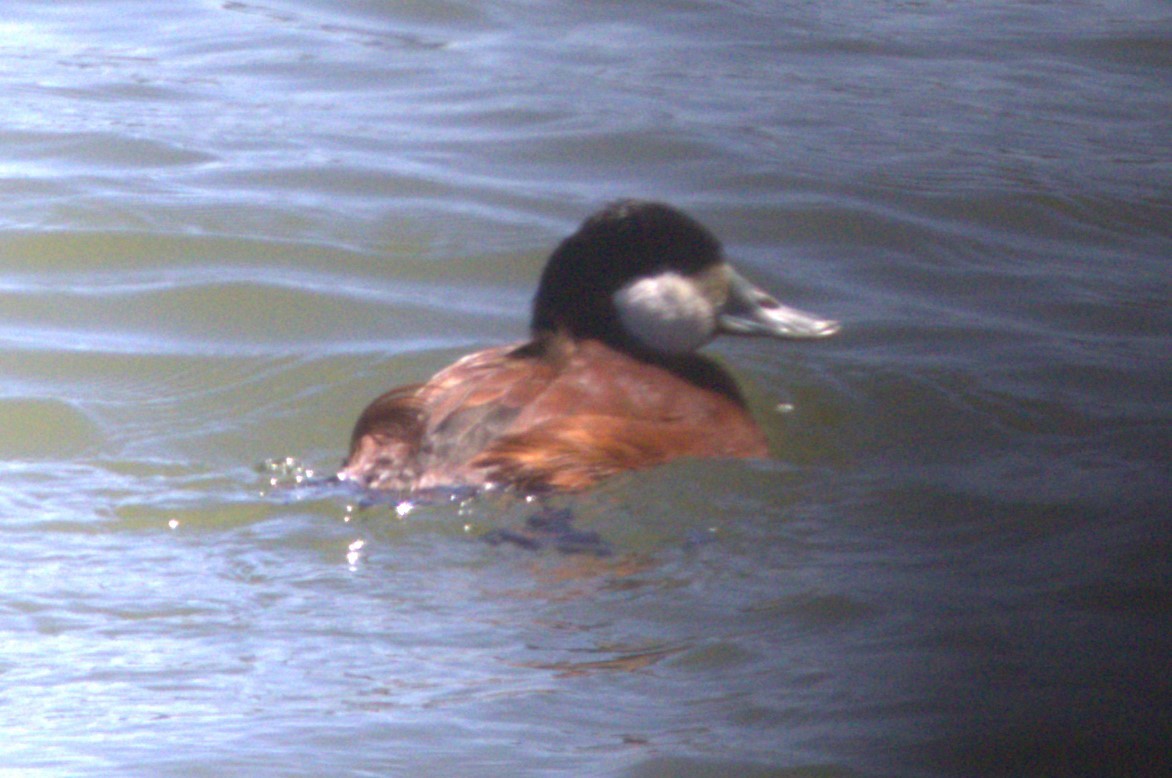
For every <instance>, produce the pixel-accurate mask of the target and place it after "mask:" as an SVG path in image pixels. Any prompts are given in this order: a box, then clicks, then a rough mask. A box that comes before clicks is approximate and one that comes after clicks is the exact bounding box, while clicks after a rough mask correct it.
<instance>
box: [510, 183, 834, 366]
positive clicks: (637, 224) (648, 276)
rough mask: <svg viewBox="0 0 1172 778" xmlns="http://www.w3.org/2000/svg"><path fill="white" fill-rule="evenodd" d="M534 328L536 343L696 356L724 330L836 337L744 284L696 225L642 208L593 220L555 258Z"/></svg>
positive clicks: (620, 207)
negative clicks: (552, 340) (546, 340)
mask: <svg viewBox="0 0 1172 778" xmlns="http://www.w3.org/2000/svg"><path fill="white" fill-rule="evenodd" d="M531 326H532V329H533V332H534V334H536V335H540V334H542V333H552V332H559V331H560V332H565V333H567V334H569V335H570V336H572V337H574V338H580V339H584V338H594V339H598V340H601V341H603V342H606V343H608V344H611V345H613V346H616V347H619V348H623V349H626V350H636V351H647V352H651V353H654V354H660V355H665V356H671V355H679V354H685V353H688V352H691V351H693V350H695V349H697V348H699V347H700V346H702V345H704V344H705V343H707V342H708V341H709V340H711V339H712V338H714V337H715V336H716V335H718V334H719V333H722V332H724V333H732V334H737V335H769V336H773V337H777V338H822V337H826V336H827V335H832V334H834V333H835V332H837V331H838V329H839V325H838V323H837V322H834V321H829V320H826V319H821V318H818V317H816V316H813V315H811V314H808V313H804V312H802V311H799V310H796V309H794V308H790V307H788V306H785V305H782V304H781V303H780V302H778V301H777V300H776V299H775V298H773V297H772V296H770V295H769V294H767V293H766V292H764V291H762V290H761V289H759V288H758V287H756V286H755V285H753V284H752V283H750V282H749V281H748V280H746V279H745V278H744V277H743V276H741V275H740V274H739V273H737V272H736V271H735V270H734V269H733V268H732V266H731V265H729V263H728V261H727V260H726V259H725V257H724V251H723V250H722V248H721V246H720V241H718V240H717V239H716V237H715V236H714V235H713V234H712V233H711V232H709V231H708V229H706V228H705V227H704V226H703V225H701V224H700V223H699V222H697V221H696V220H695V219H692V218H691V217H690V216H688V215H687V214H685V213H683V212H681V211H679V210H677V209H676V208H673V207H671V206H669V205H665V204H663V203H655V202H645V201H637V200H625V201H622V202H617V203H613V204H611V205H609V206H607V207H606V208H604V209H603V210H601V211H599V212H598V213H596V214H594V215H593V216H590V217H589V218H588V219H586V221H585V222H583V223H582V226H581V227H579V228H578V231H577V232H575V233H574V234H573V235H571V236H570V237H568V238H566V239H565V240H564V241H562V243H561V245H559V246H558V247H557V249H555V250H554V252H553V254H552V255H551V256H550V258H549V261H548V262H547V264H546V266H545V270H544V271H543V272H542V275H541V282H540V284H539V285H538V289H537V295H536V298H535V299H534V302H533V320H532V324H531Z"/></svg>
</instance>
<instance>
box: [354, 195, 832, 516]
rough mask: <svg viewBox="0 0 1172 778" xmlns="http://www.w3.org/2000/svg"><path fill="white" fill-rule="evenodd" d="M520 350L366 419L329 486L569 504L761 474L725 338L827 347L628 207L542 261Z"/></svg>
mask: <svg viewBox="0 0 1172 778" xmlns="http://www.w3.org/2000/svg"><path fill="white" fill-rule="evenodd" d="M529 329H530V337H529V339H528V340H525V341H523V342H518V343H512V344H509V345H502V346H496V347H491V348H487V349H485V350H483V351H478V352H476V353H473V354H470V355H468V356H465V357H463V358H461V359H459V360H458V361H456V362H455V363H453V364H452V365H450V366H449V367H446V368H444V369H443V370H441V371H440V372H439V373H437V374H436V375H435V376H434V377H432V378H431V379H430V380H428V381H426V382H425V383H422V384H413V385H409V386H401V387H398V388H395V389H391V390H390V391H388V392H386V393H385V394H383V395H381V396H379V397H377V398H376V399H375V400H374V401H373V402H371V403H370V404H369V405H368V406H367V407H366V409H365V410H363V411H362V413H361V414H360V415H359V417H358V420H357V422H356V423H355V425H354V428H353V432H352V434H351V437H350V449H349V454H348V455H347V457H346V459H345V461H344V462H343V464H342V468H341V469H340V470H339V471H338V474H337V478H338V479H339V480H341V481H345V482H350V483H354V484H357V485H359V486H361V487H364V488H366V489H371V490H393V491H396V492H400V493H403V492H407V493H413V492H420V491H428V492H430V491H435V490H442V489H467V488H471V489H492V488H511V489H516V490H519V491H522V492H525V493H532V494H537V493H547V492H576V491H581V490H584V489H587V488H589V487H592V486H594V485H595V484H597V483H599V482H600V481H602V480H604V479H607V478H609V477H612V476H614V475H617V474H619V473H624V472H627V471H636V470H643V469H647V468H651V467H657V466H660V465H663V464H666V463H668V462H671V461H673V460H677V459H683V458H698V459H704V458H742V459H744V458H764V457H767V456H768V453H769V452H768V446H767V443H766V437H765V434H764V432H763V431H762V429H761V427H760V426H759V425H758V424H757V422H756V421H754V419H753V417H752V416H751V414H750V413H749V410H748V407H747V405H746V402H745V399H744V397H743V395H742V393H741V391H740V389H739V388H738V386H737V383H736V381H735V380H734V379H733V378H732V376H731V375H730V374H729V373H728V372H727V371H726V370H725V369H724V368H722V367H721V366H719V365H718V364H717V363H716V362H714V361H713V360H711V359H709V358H708V357H705V356H703V355H701V354H699V353H697V349H699V348H700V347H702V346H704V345H705V344H707V343H708V342H709V341H711V340H712V339H713V338H715V337H716V336H718V335H721V334H730V335H740V336H765V337H773V338H785V339H820V338H825V337H827V336H830V335H833V334H834V333H835V332H837V331H838V330H839V329H840V325H839V323H838V322H836V321H833V320H829V319H823V318H821V317H818V316H815V315H813V314H810V313H806V312H803V311H800V310H798V309H796V308H792V307H789V306H787V305H783V304H782V303H780V302H779V301H778V300H777V299H776V298H774V297H773V296H771V295H769V294H768V293H766V292H765V291H763V290H762V289H761V288H759V287H758V286H756V285H755V284H753V283H752V282H750V281H748V280H747V279H746V278H745V277H744V276H742V275H741V274H740V273H738V272H737V271H736V270H734V269H733V267H732V265H731V264H730V263H729V261H728V259H727V258H726V257H725V254H724V250H723V248H722V246H721V243H720V241H719V240H718V239H717V238H716V237H715V235H714V234H713V233H712V232H711V231H709V230H708V228H706V227H704V226H703V225H702V224H700V223H699V222H698V221H696V220H695V219H694V218H692V217H691V216H689V215H688V214H686V213H684V212H683V211H681V210H679V209H678V208H676V207H674V206H671V205H668V204H666V203H662V202H656V201H650V200H621V201H617V202H613V203H610V204H608V205H606V206H605V207H603V208H602V209H601V210H599V211H598V212H596V213H594V214H592V215H590V216H589V217H587V218H586V219H585V221H583V222H582V224H581V226H579V227H578V229H577V230H576V231H575V232H574V233H573V234H572V235H570V236H569V237H567V238H565V239H564V240H563V241H562V242H561V243H560V244H559V245H558V246H557V247H556V248H555V249H554V251H553V253H552V254H550V256H549V258H548V259H547V261H546V264H545V267H544V270H543V271H542V273H541V276H540V280H539V282H538V286H537V292H536V294H535V296H534V298H533V307H532V315H531V318H530V326H529Z"/></svg>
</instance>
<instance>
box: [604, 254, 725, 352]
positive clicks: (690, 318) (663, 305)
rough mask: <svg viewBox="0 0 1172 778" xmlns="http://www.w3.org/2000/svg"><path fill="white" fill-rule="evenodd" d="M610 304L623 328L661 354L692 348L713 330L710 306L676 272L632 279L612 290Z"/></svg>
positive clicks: (704, 339) (714, 312)
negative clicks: (619, 287)
mask: <svg viewBox="0 0 1172 778" xmlns="http://www.w3.org/2000/svg"><path fill="white" fill-rule="evenodd" d="M614 304H615V310H617V311H618V313H619V321H621V322H622V324H623V328H624V329H625V330H626V331H627V332H628V333H629V334H631V335H633V336H634V337H635V339H636V340H638V341H639V342H640V343H642V344H643V345H644V346H647V347H648V348H650V349H652V350H654V351H658V352H660V353H662V354H684V353H687V352H689V351H693V350H695V349H697V348H699V347H700V346H703V345H704V344H705V343H707V342H708V341H709V340H711V339H712V336H713V334H715V332H716V310H715V308H714V306H713V305H712V303H711V302H710V301H709V300H708V299H707V298H706V297H704V295H703V294H701V293H700V290H699V289H698V288H697V286H696V284H695V283H693V282H692V281H690V280H689V279H687V278H685V277H684V276H681V275H680V274H679V273H672V272H665V273H660V274H659V275H657V276H651V277H650V278H641V279H639V280H637V281H632V282H631V283H629V284H627V285H626V286H624V287H622V288H621V289H619V290H618V291H617V292H615V295H614Z"/></svg>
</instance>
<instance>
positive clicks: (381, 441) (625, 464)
mask: <svg viewBox="0 0 1172 778" xmlns="http://www.w3.org/2000/svg"><path fill="white" fill-rule="evenodd" d="M675 362H676V364H668V363H650V362H647V361H644V360H641V359H637V358H635V357H632V356H630V355H628V354H625V353H622V352H619V351H615V350H614V349H611V348H609V347H607V346H605V345H603V344H602V343H599V342H598V341H591V340H587V341H575V340H571V339H569V338H563V337H551V338H546V339H542V340H539V341H534V342H532V343H528V344H525V345H524V346H520V347H516V346H513V347H505V348H496V349H489V350H487V351H482V352H479V353H477V354H473V355H471V356H469V357H465V358H464V359H462V360H460V361H459V362H456V363H455V364H454V365H452V366H451V367H449V368H447V369H446V370H444V371H442V372H440V373H439V374H437V375H436V376H435V378H433V379H432V380H431V381H430V382H428V383H427V384H425V385H423V386H422V387H407V388H404V389H398V390H395V391H392V392H389V393H387V394H385V395H383V396H382V397H380V398H378V399H377V400H375V401H374V403H372V404H371V406H370V407H369V408H367V410H366V412H364V413H363V414H362V417H361V418H360V419H359V421H358V424H357V425H356V427H355V429H354V434H353V436H352V439H351V450H350V457H349V459H348V461H347V464H346V467H345V469H344V470H343V471H342V475H343V477H344V478H346V479H348V480H356V481H358V482H360V483H363V484H364V485H366V486H371V487H376V488H389V489H430V488H434V487H439V486H460V485H471V486H480V485H483V484H487V483H499V484H509V485H513V486H517V487H519V488H522V489H524V490H527V491H538V490H544V489H581V488H585V487H587V486H589V485H591V484H593V483H595V482H597V481H598V480H600V479H602V478H605V477H607V476H609V475H613V474H615V473H618V472H622V471H624V470H633V469H640V468H645V467H651V466H654V465H658V464H662V463H664V462H666V461H669V460H671V459H674V458H677V457H682V456H695V457H713V456H725V457H728V456H731V457H738V456H739V457H749V456H763V455H765V453H766V446H765V440H764V436H763V435H762V433H761V432H760V430H759V429H758V428H757V426H756V424H754V423H753V421H752V420H751V419H750V417H749V416H748V413H747V412H746V410H745V408H744V403H743V401H742V399H741V398H740V395H739V393H738V392H737V390H736V386H735V384H734V383H733V381H732V379H731V378H730V377H729V376H728V375H727V374H725V373H724V371H722V370H721V369H720V368H719V367H717V366H716V365H714V364H713V363H711V362H708V361H707V360H704V359H703V358H701V357H696V356H690V357H687V358H686V359H679V360H675ZM714 430H717V431H718V432H717V434H713V431H714Z"/></svg>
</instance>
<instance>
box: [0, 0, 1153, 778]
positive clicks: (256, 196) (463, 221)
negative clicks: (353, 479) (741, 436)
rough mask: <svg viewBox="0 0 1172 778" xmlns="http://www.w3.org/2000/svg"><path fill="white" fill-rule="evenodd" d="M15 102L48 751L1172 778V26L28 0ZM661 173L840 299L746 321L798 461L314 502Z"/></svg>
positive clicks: (21, 734) (429, 5)
mask: <svg viewBox="0 0 1172 778" xmlns="http://www.w3.org/2000/svg"><path fill="white" fill-rule="evenodd" d="M0 100H2V101H3V106H4V109H3V120H2V121H0V187H2V188H3V190H2V191H3V195H4V196H3V198H0V731H2V732H3V733H4V735H3V737H2V738H0V764H2V765H3V766H4V768H5V774H7V772H12V774H14V775H15V774H19V775H70V776H73V775H112V776H113V775H118V776H123V775H142V776H198V775H209V776H210V775H215V776H222V775H273V776H277V775H280V776H290V775H315V776H316V775H321V776H326V775H329V776H340V775H443V776H452V775H470V776H481V775H483V776H490V775H492V776H496V775H539V774H541V775H544V774H551V773H559V772H560V773H565V774H572V775H601V776H632V777H640V778H641V777H644V776H697V775H698V776H705V775H712V776H716V775H721V776H723V775H742V776H757V775H760V776H765V775H770V776H813V775H819V776H821V775H826V776H917V775H922V776H936V775H1006V776H1022V775H1113V774H1119V775H1139V774H1151V775H1156V774H1160V773H1161V772H1162V771H1163V770H1165V769H1167V766H1168V764H1167V763H1168V754H1167V742H1168V737H1169V734H1170V733H1172V726H1170V722H1169V710H1170V709H1172V708H1170V702H1169V700H1170V698H1172V689H1170V683H1169V674H1168V672H1167V668H1166V664H1167V657H1168V655H1169V652H1170V650H1172V624H1170V623H1169V621H1170V620H1169V613H1170V612H1172V594H1170V588H1172V583H1170V581H1172V577H1170V571H1169V563H1168V557H1169V552H1170V550H1172V543H1170V536H1172V532H1170V529H1169V514H1170V510H1169V507H1170V506H1169V502H1170V500H1169V493H1170V489H1169V486H1168V480H1169V472H1168V465H1169V455H1168V452H1169V451H1170V450H1172V435H1170V427H1172V376H1170V371H1169V356H1168V355H1169V354H1170V353H1172V343H1170V342H1169V340H1170V339H1169V330H1170V324H1172V321H1170V318H1172V317H1170V316H1169V306H1168V303H1169V293H1170V291H1172V290H1170V284H1169V271H1168V260H1169V257H1170V256H1172V226H1170V225H1172V196H1170V194H1169V192H1170V191H1172V190H1170V188H1169V181H1172V142H1170V139H1172V119H1170V117H1172V9H1170V8H1169V6H1168V5H1167V4H1166V3H1164V2H1159V1H1158V0H1150V1H1148V2H1145V1H1144V0H1137V1H1135V2H1124V1H1122V0H1120V1H1118V2H1112V1H1111V0H1102V1H1101V2H1093V1H1091V0H1087V1H1086V2H1070V3H1068V2H1054V3H1046V2H1040V3H1039V2H1006V1H1004V0H998V1H996V2H987V3H976V2H971V3H970V2H956V3H905V2H894V1H891V2H872V3H863V2H856V1H853V0H838V1H835V0H831V1H830V2H820V3H805V2H788V1H783V2H764V1H763V0H745V1H744V2H732V1H731V0H727V1H725V2H717V1H716V0H697V1H695V2H684V1H683V0H672V1H670V2H624V3H615V2H599V3H576V2H559V1H558V0H550V2H523V1H522V0H515V1H513V2H508V1H501V2H476V3H473V2H464V1H461V0H449V1H445V2H426V3H424V2H393V3H392V2H372V1H371V0H335V1H331V2H324V1H323V0H272V2H258V3H252V2H220V1H218V0H198V1H197V0H181V1H180V2H160V1H159V0H135V1H134V2H130V0H121V1H119V0H84V2H82V0H72V1H70V0H62V1H61V2H53V3H44V2H33V0H15V1H14V2H7V3H6V4H5V6H4V12H3V16H2V17H0ZM632 195H633V196H642V197H653V198H657V199H663V200H667V201H669V202H672V203H675V204H677V205H679V206H681V207H683V208H685V209H687V210H688V211H689V212H690V213H692V214H693V215H695V216H696V217H697V218H699V219H700V220H701V221H703V222H705V223H706V224H708V225H709V226H710V227H712V228H713V230H714V231H715V232H717V233H718V234H719V235H720V236H721V237H722V238H723V240H724V241H725V243H726V246H727V248H728V250H729V253H730V254H731V255H732V256H733V257H734V258H735V259H736V261H737V262H738V263H739V265H740V266H741V269H742V270H743V271H744V272H745V273H746V274H747V275H749V276H751V277H753V278H754V279H755V280H756V281H758V282H759V283H760V284H762V285H763V286H765V287H767V288H769V289H771V290H772V291H774V292H775V293H776V294H777V295H778V296H779V297H781V298H783V299H785V300H787V301H789V302H792V303H793V304H795V305H799V306H801V307H805V308H808V309H811V310H814V311H817V312H819V313H822V314H824V315H827V316H831V317H834V318H838V319H841V320H842V321H843V323H844V330H843V332H842V333H841V334H840V335H839V336H837V337H836V338H834V339H832V340H829V341H825V342H819V343H806V344H786V343H779V342H771V343H765V342H756V341H748V340H735V341H731V342H718V343H716V344H714V345H713V346H712V347H710V349H709V350H710V352H711V353H712V354H713V355H715V356H716V357H717V358H719V359H721V360H722V361H723V362H724V363H725V364H726V365H728V366H729V367H730V368H731V369H732V370H733V371H734V372H735V373H736V374H737V376H738V378H739V379H740V380H741V382H742V383H743V385H744V386H745V388H746V391H747V393H748V394H749V396H750V398H751V401H752V403H753V405H754V409H755V411H756V413H757V415H758V417H759V418H760V419H761V420H762V423H763V425H764V426H765V427H766V428H767V430H768V432H769V435H770V437H771V439H772V441H773V445H774V453H775V456H774V458H773V459H771V460H770V461H764V462H707V463H684V464H680V465H675V466H672V467H668V468H664V469H661V470H657V471H653V472H647V473H640V474H636V475H631V476H626V477H622V478H618V479H615V480H614V481H611V482H609V483H606V484H604V485H603V486H601V487H600V488H598V489H596V490H594V491H592V492H590V493H587V494H585V495H580V496H577V497H574V498H572V499H566V500H564V501H563V504H564V506H565V507H568V508H569V509H570V510H571V511H572V513H573V515H574V517H575V522H576V523H577V524H578V525H579V526H580V527H581V528H582V529H584V530H592V531H596V532H598V533H600V534H601V535H602V536H603V537H604V538H605V539H606V541H607V542H608V543H609V544H610V545H611V547H612V548H613V549H614V553H613V554H612V555H611V556H609V557H606V558H602V559H596V558H594V557H588V556H562V555H559V554H557V553H555V552H552V551H549V552H544V551H543V552H536V553H534V552H530V551H525V550H522V549H517V548H508V547H494V546H490V545H489V544H487V543H483V542H480V541H479V540H478V538H479V537H480V536H482V535H484V534H485V533H487V532H489V531H490V530H492V529H496V528H501V527H512V526H516V525H518V524H520V523H522V522H523V521H524V520H525V518H526V517H527V516H528V515H529V514H530V513H532V511H534V510H535V509H536V508H535V506H533V505H530V504H527V503H526V502H525V501H523V500H521V499H519V498H516V497H510V496H508V495H493V496H482V497H479V498H475V499H468V500H462V501H456V500H453V501H451V502H450V503H440V504H431V505H408V504H402V505H395V504H394V503H382V504H374V505H364V504H362V503H361V501H360V500H359V499H358V498H359V495H356V494H354V493H351V492H346V491H341V490H338V489H336V488H334V489H331V488H314V487H310V488H306V487H305V486H304V485H303V484H302V485H298V483H297V482H298V480H299V479H301V478H303V477H304V476H306V474H307V472H308V471H313V472H314V473H318V474H328V473H330V472H331V470H332V468H333V467H335V466H336V465H337V463H338V462H339V461H340V459H341V457H342V455H343V453H344V449H345V445H346V441H347V437H348V434H349V429H350V425H351V424H352V422H353V420H354V418H355V416H356V415H357V413H358V412H359V411H360V410H361V408H362V407H363V405H364V404H365V402H366V401H367V400H369V399H370V398H372V397H374V396H375V395H376V394H378V393H379V392H380V391H382V390H383V389H385V388H388V387H390V386H392V385H395V384H399V383H406V382H410V381H414V380H419V379H421V378H424V377H426V376H428V375H430V374H431V373H432V372H434V371H435V370H436V369H438V368H440V367H441V366H443V365H444V364H446V363H447V362H449V361H450V360H451V359H453V358H454V357H455V356H457V355H459V354H461V353H464V352H466V351H469V350H471V349H474V348H479V347H484V346H488V345H494V344H499V343H504V342H509V341H511V340H515V339H518V338H520V337H522V336H523V335H524V331H525V326H526V323H527V319H528V317H527V310H526V309H527V307H528V304H529V299H530V296H531V294H532V290H533V287H534V284H535V280H536V276H537V274H538V272H539V271H540V268H541V265H542V262H543V259H544V257H545V255H546V253H547V252H548V251H549V250H550V249H551V248H552V247H553V245H555V244H556V242H557V241H558V240H559V239H560V238H561V237H562V236H564V235H565V234H566V233H568V232H569V231H571V230H572V229H573V228H574V227H575V225H576V224H577V222H578V221H579V220H580V219H581V218H583V217H584V216H585V215H586V214H588V213H589V212H591V211H592V210H594V209H595V208H597V207H598V206H599V205H600V204H601V203H603V202H606V201H607V200H610V199H612V198H615V197H619V196H632Z"/></svg>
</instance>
